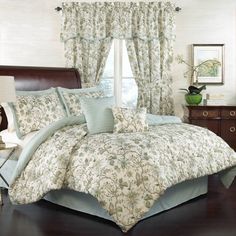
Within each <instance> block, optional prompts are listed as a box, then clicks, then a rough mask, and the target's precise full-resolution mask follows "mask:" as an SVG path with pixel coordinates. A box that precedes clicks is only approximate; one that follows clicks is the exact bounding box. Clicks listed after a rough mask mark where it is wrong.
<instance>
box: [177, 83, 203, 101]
mask: <svg viewBox="0 0 236 236" xmlns="http://www.w3.org/2000/svg"><path fill="white" fill-rule="evenodd" d="M203 89H206V85H203V86H201V87H199V88H198V87H195V86H192V85H190V86H189V87H188V89H183V88H182V89H180V90H184V91H186V92H187V93H186V94H185V101H186V102H187V103H188V104H189V105H198V104H200V103H201V101H202V94H201V91H202V90H203Z"/></svg>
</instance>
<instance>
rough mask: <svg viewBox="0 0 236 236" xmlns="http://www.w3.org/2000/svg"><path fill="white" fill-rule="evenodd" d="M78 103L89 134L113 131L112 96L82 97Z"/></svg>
mask: <svg viewBox="0 0 236 236" xmlns="http://www.w3.org/2000/svg"><path fill="white" fill-rule="evenodd" d="M80 104H81V108H82V111H83V113H84V115H85V119H86V122H87V127H88V131H89V133H90V134H98V133H108V132H113V128H114V118H113V114H112V109H111V108H112V107H113V106H114V97H103V98H86V97H83V98H80Z"/></svg>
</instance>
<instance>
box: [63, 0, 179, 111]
mask: <svg viewBox="0 0 236 236" xmlns="http://www.w3.org/2000/svg"><path fill="white" fill-rule="evenodd" d="M62 8H63V10H62V12H63V23H62V34H61V38H62V40H63V41H64V43H65V52H66V53H65V55H66V59H67V65H68V66H73V67H76V68H78V69H79V71H80V73H81V77H82V84H87V85H94V84H97V83H98V82H99V80H100V77H101V75H102V72H103V69H104V66H105V62H106V58H107V56H108V53H109V50H110V46H111V42H112V39H113V38H116V39H125V40H126V45H127V49H128V54H129V58H130V63H131V68H132V71H133V74H134V77H135V80H136V82H137V85H138V106H139V107H142V106H145V107H147V109H148V111H149V112H152V113H154V114H173V101H172V90H171V78H170V76H169V68H170V63H171V62H172V54H173V49H172V48H173V47H172V45H173V41H174V9H175V6H174V5H173V4H172V3H170V2H94V3H85V2H68V3H63V4H62ZM90 57H93V58H90Z"/></svg>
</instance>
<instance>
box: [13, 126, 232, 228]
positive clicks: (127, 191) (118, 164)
mask: <svg viewBox="0 0 236 236" xmlns="http://www.w3.org/2000/svg"><path fill="white" fill-rule="evenodd" d="M56 129H57V130H56V131H55V133H51V134H50V135H49V137H48V138H45V139H44V140H42V143H41V145H39V146H38V147H34V150H35V151H34V153H33V152H32V150H31V152H30V151H28V152H27V151H26V152H24V154H22V156H21V157H20V158H21V161H20V162H21V164H20V165H21V167H20V168H18V172H19V173H17V174H16V175H15V179H14V181H13V183H12V185H11V186H10V189H9V195H10V199H11V201H12V202H13V203H16V204H26V203H31V202H35V201H37V200H39V199H41V198H42V197H43V196H44V195H45V194H46V193H47V192H48V191H50V190H55V189H61V188H69V189H73V190H76V191H80V192H85V193H89V194H91V195H93V196H94V197H96V198H97V199H98V201H99V202H100V204H101V205H102V207H103V208H105V209H106V210H107V212H108V213H109V214H110V215H111V216H112V217H113V219H114V221H115V222H116V223H117V225H119V226H120V227H121V229H122V230H123V231H127V230H129V229H130V228H131V227H133V226H134V225H135V224H136V223H137V222H138V221H139V220H140V219H141V218H142V216H143V215H144V214H145V213H146V212H147V211H148V210H149V209H150V208H151V207H152V205H153V204H154V202H155V201H156V200H157V199H158V198H159V197H160V195H161V194H163V193H164V191H165V190H166V189H167V188H169V187H171V186H173V185H175V184H177V183H180V182H182V181H185V180H188V179H192V178H197V177H200V176H204V175H209V174H213V173H216V172H219V171H221V170H223V169H226V168H228V167H230V166H234V165H236V155H235V152H234V151H233V150H232V149H231V148H230V147H229V146H228V145H227V144H226V143H225V142H224V141H223V140H222V139H221V138H219V137H218V136H216V135H215V134H214V133H212V132H210V131H208V130H206V129H203V128H200V127H197V126H192V125H188V124H165V125H159V126H151V127H150V128H149V131H147V132H140V133H123V134H122V133H120V134H110V133H103V134H97V135H86V134H87V130H86V126H85V125H76V124H70V125H68V126H64V127H62V128H60V129H59V128H58V127H57V128H56ZM45 133H46V132H45ZM36 139H37V138H36ZM36 143H37V142H36ZM30 153H33V154H32V155H31V154H30ZM22 163H24V164H22ZM19 170H20V171H19Z"/></svg>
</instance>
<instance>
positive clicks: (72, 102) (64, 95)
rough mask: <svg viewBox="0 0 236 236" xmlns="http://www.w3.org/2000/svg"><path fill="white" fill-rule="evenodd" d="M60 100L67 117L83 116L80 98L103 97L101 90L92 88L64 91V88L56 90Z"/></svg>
mask: <svg viewBox="0 0 236 236" xmlns="http://www.w3.org/2000/svg"><path fill="white" fill-rule="evenodd" d="M57 89H58V93H59V95H60V98H61V100H62V101H63V103H64V106H65V108H66V112H67V115H68V116H79V115H81V114H83V112H82V109H81V106H80V100H79V99H80V98H81V97H103V96H104V92H103V90H101V89H99V88H97V87H92V88H85V89H66V88H61V87H59V88H57Z"/></svg>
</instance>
